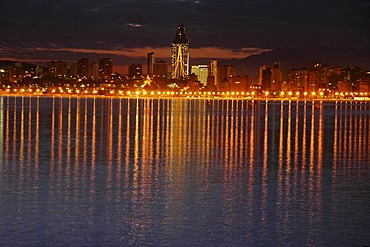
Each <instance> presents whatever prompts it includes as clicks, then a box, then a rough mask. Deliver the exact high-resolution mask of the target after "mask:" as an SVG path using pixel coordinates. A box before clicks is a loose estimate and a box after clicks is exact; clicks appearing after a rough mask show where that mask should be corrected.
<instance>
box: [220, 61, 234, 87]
mask: <svg viewBox="0 0 370 247" xmlns="http://www.w3.org/2000/svg"><path fill="white" fill-rule="evenodd" d="M217 73H218V84H219V83H221V82H222V81H228V80H229V78H231V77H234V76H235V66H233V65H223V66H220V67H218V68H217Z"/></svg>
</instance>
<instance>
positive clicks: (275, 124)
mask: <svg viewBox="0 0 370 247" xmlns="http://www.w3.org/2000/svg"><path fill="white" fill-rule="evenodd" d="M0 111H1V114H0V152H1V153H0V246H127V245H135V246H363V245H370V234H369V232H370V147H369V145H370V103H364V102H323V103H322V104H321V105H318V107H315V105H314V104H313V103H312V102H309V101H308V102H303V101H302V102H297V101H291V102H289V101H284V102H281V101H276V102H273V101H269V102H268V103H267V102H265V101H250V100H249V101H242V100H214V101H207V100H198V99H196V100H195V99H194V100H191V99H189V100H185V99H113V98H105V99H104V98H57V97H56V98H38V97H1V98H0Z"/></svg>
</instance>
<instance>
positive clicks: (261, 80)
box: [258, 65, 272, 90]
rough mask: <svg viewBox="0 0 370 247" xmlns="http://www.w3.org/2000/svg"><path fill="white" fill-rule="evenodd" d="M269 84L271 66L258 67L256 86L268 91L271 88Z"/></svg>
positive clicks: (270, 80)
mask: <svg viewBox="0 0 370 247" xmlns="http://www.w3.org/2000/svg"><path fill="white" fill-rule="evenodd" d="M271 82H272V69H271V66H270V65H262V66H260V73H259V77H258V85H260V86H261V87H262V89H263V90H269V89H270V88H271Z"/></svg>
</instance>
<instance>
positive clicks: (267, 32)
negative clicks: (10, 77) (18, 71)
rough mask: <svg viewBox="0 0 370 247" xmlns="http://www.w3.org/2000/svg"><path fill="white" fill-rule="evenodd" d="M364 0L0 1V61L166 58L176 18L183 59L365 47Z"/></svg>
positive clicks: (369, 7)
mask: <svg viewBox="0 0 370 247" xmlns="http://www.w3.org/2000/svg"><path fill="white" fill-rule="evenodd" d="M369 13H370V2H369V1H368V0H337V1H334V0H300V1H275V0H274V1H273V0H254V1H248V0H245V1H242V0H240V1H234V0H228V1H226V0H225V1H219V0H215V1H210V0H199V1H197V0H196V1H194V0H192V1H188V0H182V1H178V0H157V1H153V0H143V1H141V0H139V1H133V0H58V1H54V0H1V1H0V59H1V60H4V59H12V60H14V59H16V60H23V61H49V60H51V59H61V60H65V61H73V60H76V59H78V58H81V57H88V58H89V59H91V60H98V59H99V58H101V57H112V58H113V59H114V61H115V64H128V63H132V62H142V61H145V60H144V58H145V57H146V54H147V53H148V52H151V51H154V52H155V53H156V57H162V58H168V57H169V56H170V46H171V42H172V39H173V38H174V35H175V30H176V27H177V26H178V25H179V24H180V23H181V22H183V23H184V24H185V26H186V32H187V35H188V38H189V40H190V48H191V50H190V56H191V58H193V59H194V58H217V59H223V58H242V57H246V56H248V55H251V54H259V53H263V52H265V51H269V50H271V49H275V48H281V47H295V46H300V45H305V44H308V45H318V46H325V47H343V48H346V47H347V48H348V47H350V48H357V49H368V48H369V47H370V46H369V45H370V42H369V41H370V31H369V30H370V25H369V24H370V17H369V16H370V15H369Z"/></svg>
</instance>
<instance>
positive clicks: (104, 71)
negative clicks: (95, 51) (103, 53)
mask: <svg viewBox="0 0 370 247" xmlns="http://www.w3.org/2000/svg"><path fill="white" fill-rule="evenodd" d="M112 74H113V61H112V59H111V58H102V59H100V60H99V78H100V79H102V80H109V79H111V77H112Z"/></svg>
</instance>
